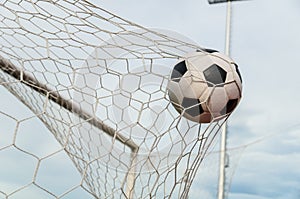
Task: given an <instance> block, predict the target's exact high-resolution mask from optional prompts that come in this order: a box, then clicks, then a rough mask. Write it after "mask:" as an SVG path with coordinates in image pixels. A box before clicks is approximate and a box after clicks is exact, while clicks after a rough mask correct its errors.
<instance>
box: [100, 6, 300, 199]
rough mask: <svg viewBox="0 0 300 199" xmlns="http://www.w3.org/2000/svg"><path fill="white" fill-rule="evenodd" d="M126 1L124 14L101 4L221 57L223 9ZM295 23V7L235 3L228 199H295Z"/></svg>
mask: <svg viewBox="0 0 300 199" xmlns="http://www.w3.org/2000/svg"><path fill="white" fill-rule="evenodd" d="M129 2H130V4H129V3H128V5H129V6H128V7H127V8H124V6H123V5H122V4H120V3H119V2H113V3H111V2H110V3H108V2H105V3H104V4H107V7H108V9H110V10H111V11H112V12H114V13H118V14H119V15H120V16H123V17H125V18H127V19H129V20H131V21H134V22H136V23H139V24H142V25H143V26H146V27H154V28H163V29H170V30H173V31H176V32H179V33H181V34H183V35H185V36H187V37H189V38H190V39H192V40H194V41H195V42H197V43H198V44H199V45H200V46H202V47H210V48H215V49H218V50H220V51H224V45H225V41H224V40H225V39H224V38H225V36H224V32H225V15H226V4H219V5H208V4H207V3H206V1H204V0H200V1H199V0H191V1H179V0H175V1H158V0H154V1H151V2H150V1H147V2H145V1H129ZM299 19H300V2H299V1H298V0H286V1H282V0H253V1H245V2H235V3H233V20H232V36H231V57H232V58H233V59H234V60H235V61H236V62H237V63H238V64H239V66H240V70H241V72H242V76H243V80H244V91H243V95H244V96H243V100H242V102H241V104H240V105H239V107H238V109H237V110H236V111H235V112H234V114H233V115H232V116H231V119H230V121H229V138H228V143H229V147H231V148H234V147H238V148H239V150H238V152H235V151H234V150H232V151H231V153H233V155H232V156H233V157H232V166H234V165H235V164H237V167H234V168H229V172H230V173H232V172H233V173H234V175H233V176H231V178H230V179H231V180H230V182H231V187H230V191H229V194H228V198H229V199H271V198H272V199H275V198H276V199H284V198H287V199H298V198H300V188H299V187H300V170H299V164H300V144H299V143H300V129H299V128H300V126H299V124H300V121H299V117H298V116H299V113H300V94H299V89H300V78H299V73H300V69H299V65H300V56H299V52H300V37H299V35H300V25H299ZM235 153H236V154H237V155H236V156H234V154H235ZM206 169H207V168H206ZM230 169H231V170H230ZM208 170H209V169H208ZM211 170H213V168H212V169H211ZM232 170H233V171H232ZM200 175H201V172H200V174H199V175H198V176H199V179H201V176H200ZM205 178H206V177H205ZM206 180H207V179H206ZM199 181H201V180H199ZM204 187H205V186H204ZM214 187H216V185H215V186H211V187H209V188H207V189H208V190H211V189H213V188H214ZM201 188H203V186H202V187H201V185H197V184H196V183H195V184H194V186H193V189H192V190H193V191H192V192H191V197H192V198H198V196H197V194H199V193H202V192H201ZM208 192H210V193H207V192H206V191H203V193H202V194H205V193H207V195H206V196H205V197H204V195H202V197H201V196H200V197H201V198H215V193H214V192H213V190H211V191H208ZM194 194H195V195H194Z"/></svg>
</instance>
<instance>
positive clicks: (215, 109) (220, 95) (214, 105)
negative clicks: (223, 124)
mask: <svg viewBox="0 0 300 199" xmlns="http://www.w3.org/2000/svg"><path fill="white" fill-rule="evenodd" d="M227 102H228V97H227V93H226V91H225V89H224V88H222V87H215V88H214V90H213V91H212V92H211V95H210V96H209V100H208V102H207V104H208V107H209V110H210V112H211V113H213V114H219V113H220V110H222V109H223V108H224V107H225V106H226V104H227Z"/></svg>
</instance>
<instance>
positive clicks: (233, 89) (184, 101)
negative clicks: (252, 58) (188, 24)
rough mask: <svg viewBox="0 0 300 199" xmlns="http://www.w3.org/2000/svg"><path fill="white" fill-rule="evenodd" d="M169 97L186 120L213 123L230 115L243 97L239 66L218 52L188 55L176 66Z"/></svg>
mask: <svg viewBox="0 0 300 199" xmlns="http://www.w3.org/2000/svg"><path fill="white" fill-rule="evenodd" d="M167 89H168V94H169V98H170V101H171V103H172V104H173V106H174V107H175V109H176V110H177V111H178V112H179V113H180V114H182V115H183V116H184V117H185V118H187V119H189V120H192V121H195V122H198V123H209V122H212V121H218V120H220V119H222V118H224V117H226V116H227V115H228V114H230V113H231V112H232V111H233V110H234V109H235V108H236V106H237V105H238V103H239V102H240V100H241V97H242V78H241V74H240V72H239V69H238V65H237V64H236V63H235V62H234V61H233V60H232V59H231V58H229V57H228V56H225V55H223V54H221V53H219V52H218V51H215V50H201V51H196V52H192V53H189V54H187V55H186V56H185V57H183V58H182V59H180V60H179V61H178V63H177V64H176V65H175V66H174V68H173V71H172V73H171V78H170V81H169V83H168V88H167Z"/></svg>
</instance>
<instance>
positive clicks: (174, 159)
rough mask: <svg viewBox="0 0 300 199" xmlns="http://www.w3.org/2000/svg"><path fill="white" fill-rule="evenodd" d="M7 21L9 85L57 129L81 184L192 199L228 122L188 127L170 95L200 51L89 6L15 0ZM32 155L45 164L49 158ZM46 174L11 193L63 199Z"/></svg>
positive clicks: (0, 80)
mask: <svg viewBox="0 0 300 199" xmlns="http://www.w3.org/2000/svg"><path fill="white" fill-rule="evenodd" d="M0 18H1V22H0V56H1V60H0V68H1V70H0V84H1V85H2V86H3V87H5V88H6V89H7V90H8V91H9V92H10V93H12V94H13V95H14V96H15V97H16V98H18V99H19V100H20V101H21V102H22V103H24V104H25V105H26V106H27V107H28V108H29V109H30V110H31V111H32V112H33V113H34V116H33V117H37V118H39V119H40V120H41V121H42V122H43V123H44V125H46V126H47V128H48V129H49V131H50V132H51V133H52V134H53V135H54V137H55V138H56V140H57V141H58V142H59V143H60V145H61V147H62V150H64V151H65V152H66V154H67V155H68V157H69V158H70V159H71V160H72V162H73V163H74V165H75V167H76V168H77V170H78V172H79V173H80V175H81V179H82V182H81V183H80V186H81V187H83V188H84V189H86V190H87V191H88V192H89V193H90V194H92V195H93V196H94V197H95V198H187V196H188V192H189V188H190V186H191V183H192V182H193V179H194V177H195V174H196V172H197V169H198V168H199V166H200V164H201V162H202V160H203V159H204V158H205V155H206V154H207V153H208V152H209V150H210V148H209V147H210V146H211V145H212V144H213V140H214V137H215V136H216V134H217V132H218V130H219V129H220V127H221V125H222V123H223V122H224V120H221V121H219V122H214V123H210V124H207V125H200V124H197V123H194V122H191V121H188V120H187V119H185V118H184V117H181V115H180V114H178V112H177V111H176V110H175V109H174V107H173V106H172V104H171V102H170V101H169V99H168V95H167V92H166V87H167V83H168V80H169V75H170V72H171V70H172V67H173V66H174V64H175V63H176V61H177V59H178V58H179V57H181V56H182V55H183V54H185V53H188V52H190V51H196V50H199V49H201V48H200V47H199V46H197V45H195V44H193V43H192V42H191V41H189V40H188V39H186V38H184V37H182V36H180V35H176V34H175V33H170V32H168V31H160V30H149V29H146V28H144V27H142V26H139V25H137V24H134V23H132V22H129V21H126V20H124V19H122V18H120V17H118V16H116V15H114V14H112V13H110V12H108V11H106V10H104V9H103V8H101V7H99V6H96V5H93V4H91V3H90V2H88V1H84V0H82V1H77V0H76V1H75V0H74V1H73V0H61V1H48V0H45V1H44V0H39V1H29V0H28V1H27V0H20V1H5V2H3V3H1V6H0ZM0 115H1V116H3V117H6V114H5V113H4V112H0ZM16 136H18V134H17V133H16ZM9 147H15V148H18V150H21V151H22V152H25V153H27V152H26V150H23V149H22V148H20V147H18V146H17V145H16V144H15V143H12V144H8V145H6V146H3V147H2V148H1V150H0V151H3V150H6V148H9ZM28 154H29V155H30V156H32V157H34V158H36V159H37V165H36V168H38V167H39V164H41V163H42V162H43V159H44V158H45V157H39V156H38V155H35V154H32V153H28ZM51 155H54V154H50V156H51ZM38 172H39V170H38V169H36V170H35V174H34V176H33V178H32V181H30V182H28V184H25V185H24V186H22V187H19V188H16V189H15V190H12V191H11V192H10V193H7V192H5V191H2V190H0V191H1V193H2V194H3V195H4V196H5V197H7V198H10V197H13V195H14V194H15V193H17V192H18V191H21V190H22V189H25V188H26V187H29V186H35V187H36V188H38V189H41V190H43V191H45V192H47V193H49V194H50V195H51V196H53V197H54V198H63V197H64V194H63V195H56V194H53V193H52V192H51V190H46V189H45V188H43V187H42V186H40V185H39V183H37V182H36V177H35V176H36V175H38ZM69 191H70V190H69ZM69 191H66V194H67V193H68V192H69Z"/></svg>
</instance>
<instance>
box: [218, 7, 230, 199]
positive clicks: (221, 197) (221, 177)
mask: <svg viewBox="0 0 300 199" xmlns="http://www.w3.org/2000/svg"><path fill="white" fill-rule="evenodd" d="M230 32H231V1H228V2H227V16H226V38H225V54H226V55H228V56H229V54H230ZM226 142H227V122H225V123H224V124H223V127H222V133H221V146H220V169H219V191H218V199H224V198H225V183H226V171H225V168H226V148H227V147H226V144H227V143H226Z"/></svg>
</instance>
